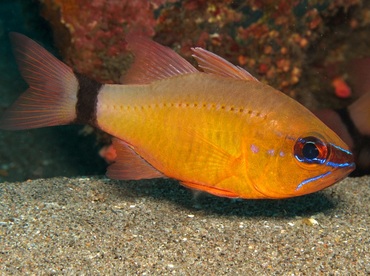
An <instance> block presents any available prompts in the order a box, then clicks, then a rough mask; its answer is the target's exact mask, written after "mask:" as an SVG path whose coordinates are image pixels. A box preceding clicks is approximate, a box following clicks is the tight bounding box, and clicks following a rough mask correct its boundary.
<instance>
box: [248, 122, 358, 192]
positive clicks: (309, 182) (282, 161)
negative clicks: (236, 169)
mask: <svg viewBox="0 0 370 276" xmlns="http://www.w3.org/2000/svg"><path fill="white" fill-rule="evenodd" d="M309 118H310V120H306V119H305V120H304V122H302V123H300V122H299V118H297V119H298V120H297V121H298V122H297V125H294V126H292V125H291V126H290V131H289V132H286V133H287V134H285V135H283V136H282V137H281V138H282V139H281V142H280V143H278V146H277V148H276V150H275V152H276V154H275V155H274V156H269V157H268V158H270V161H267V163H268V164H267V163H265V165H266V166H265V168H266V169H265V170H264V175H260V176H259V177H261V178H268V179H266V180H267V181H265V183H269V184H268V185H259V186H258V187H255V188H256V189H257V190H258V191H259V192H260V193H262V194H263V195H264V196H266V197H267V198H288V197H295V196H301V195H305V194H310V193H314V192H317V191H320V190H322V189H325V188H327V187H329V186H331V185H333V184H334V183H336V182H338V181H339V180H341V179H343V178H344V177H346V176H347V175H348V174H349V173H350V172H352V171H353V170H354V169H355V163H354V156H353V154H352V152H351V151H350V149H349V147H348V146H347V145H346V144H345V143H344V142H343V141H342V140H341V139H340V138H339V137H338V136H337V134H336V133H335V132H333V131H332V130H331V129H329V128H328V127H327V126H326V125H325V124H324V123H322V122H321V121H320V120H319V119H317V118H316V117H315V116H314V115H312V116H311V115H310V116H309ZM271 159H272V160H271ZM262 163H263V162H261V164H262ZM259 183H261V182H260V181H259Z"/></svg>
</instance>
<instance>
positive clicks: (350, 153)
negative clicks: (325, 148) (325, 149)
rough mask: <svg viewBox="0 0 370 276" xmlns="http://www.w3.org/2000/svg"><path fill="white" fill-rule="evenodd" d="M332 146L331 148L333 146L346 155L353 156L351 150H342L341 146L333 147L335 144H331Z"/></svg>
mask: <svg viewBox="0 0 370 276" xmlns="http://www.w3.org/2000/svg"><path fill="white" fill-rule="evenodd" d="M330 145H331V146H333V147H334V148H336V149H339V150H340V151H343V152H345V153H347V154H349V155H352V152H350V151H349V150H346V149H344V148H341V147H339V146H336V145H333V144H331V143H330Z"/></svg>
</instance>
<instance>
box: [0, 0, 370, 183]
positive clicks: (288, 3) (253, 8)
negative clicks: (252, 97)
mask: <svg viewBox="0 0 370 276" xmlns="http://www.w3.org/2000/svg"><path fill="white" fill-rule="evenodd" d="M0 15H1V16H0V49H1V53H2V54H1V60H2V62H1V63H0V71H1V74H0V83H1V93H0V111H2V110H5V108H6V107H8V106H9V105H10V104H11V103H12V102H13V101H14V100H15V99H16V98H17V96H18V95H19V94H20V93H21V92H22V91H23V90H25V88H26V84H25V83H24V82H23V81H22V79H21V77H20V76H19V73H18V71H17V68H16V65H15V63H14V58H13V56H12V54H11V47H10V43H9V39H8V33H9V32H10V31H17V32H21V33H23V34H26V35H28V36H29V37H31V38H33V39H35V40H37V41H39V42H41V43H42V44H43V45H44V46H45V47H46V48H47V49H48V50H50V51H51V52H52V53H53V54H55V55H56V56H58V57H59V58H61V59H62V60H63V61H65V62H66V63H67V64H69V65H70V66H72V67H73V68H74V70H76V71H78V72H80V73H83V74H86V75H88V76H89V77H91V78H94V79H97V80H99V81H102V82H106V83H119V80H120V77H121V76H122V74H124V72H125V71H126V70H127V68H129V66H130V64H131V62H132V56H131V55H130V53H129V52H128V51H127V49H126V43H125V40H124V39H125V35H126V34H127V33H128V32H135V33H140V34H142V35H146V36H149V37H152V38H153V39H154V40H156V41H158V42H159V43H161V44H163V45H167V46H168V47H171V48H172V49H174V50H175V51H177V52H178V53H179V54H180V55H182V56H183V57H185V58H187V59H188V60H189V61H190V62H192V63H194V60H193V59H192V58H191V52H190V47H193V46H201V47H204V48H206V49H208V50H210V51H213V52H215V53H216V54H218V55H220V56H222V57H225V58H226V59H227V60H229V61H231V62H232V63H234V64H237V65H239V66H241V67H243V68H246V69H247V70H248V71H249V72H251V73H252V74H253V75H254V76H256V77H257V78H258V79H259V80H261V81H263V82H265V83H268V84H270V85H271V86H273V87H275V88H277V89H279V90H281V91H283V92H284V93H286V94H288V95H290V96H291V97H293V98H295V99H297V100H298V101H300V102H301V103H303V104H304V105H306V106H307V107H308V108H310V109H319V108H324V107H331V108H340V107H344V106H346V105H348V104H349V103H351V102H352V101H353V100H355V99H356V98H357V97H358V95H357V94H356V90H355V89H351V87H352V80H351V78H350V76H349V74H348V70H347V69H348V66H349V64H350V62H351V61H352V60H354V59H357V58H363V57H368V56H369V55H370V49H369V45H370V38H369V36H368V34H369V28H370V3H369V2H368V1H361V0H335V1H329V0H314V1H306V0H301V1H297V0H284V1H273V0H267V1H258V0H247V1H230V0H227V1H214V0H212V1H205V0H182V1H180V0H155V1H130V0H120V1H108V0H92V1H91V0H39V1H36V0H33V1H21V0H15V1H2V2H1V4H0ZM89 133H91V130H90V129H88V128H83V127H80V126H69V127H56V128H47V129H41V130H32V131H23V132H5V131H1V132H0V148H1V150H0V180H7V181H14V180H26V179H29V178H31V179H32V178H39V177H50V176H72V175H84V174H86V175H90V174H102V173H103V172H104V167H105V165H104V162H103V161H102V160H101V159H100V157H99V156H98V151H99V148H100V147H101V144H99V143H98V142H96V138H95V136H94V135H88V134H89ZM99 141H100V140H99Z"/></svg>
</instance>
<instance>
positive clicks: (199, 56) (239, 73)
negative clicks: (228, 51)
mask: <svg viewBox="0 0 370 276" xmlns="http://www.w3.org/2000/svg"><path fill="white" fill-rule="evenodd" d="M191 49H192V51H193V53H194V54H193V57H194V58H195V59H196V60H197V62H198V64H199V67H200V68H202V69H203V70H204V72H206V73H209V74H215V75H218V76H222V77H228V78H234V79H242V80H252V81H258V80H257V79H256V78H255V77H253V76H252V75H251V74H250V73H249V72H247V71H246V70H244V69H243V68H241V67H239V66H235V65H233V64H231V63H230V62H228V61H227V60H225V59H223V58H222V57H220V56H218V55H216V54H214V53H211V52H209V51H207V50H204V49H203V48H200V47H195V48H191Z"/></svg>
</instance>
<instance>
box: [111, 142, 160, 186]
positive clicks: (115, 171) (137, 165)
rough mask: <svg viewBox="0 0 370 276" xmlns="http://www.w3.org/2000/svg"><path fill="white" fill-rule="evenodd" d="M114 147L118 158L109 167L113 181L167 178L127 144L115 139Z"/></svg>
mask: <svg viewBox="0 0 370 276" xmlns="http://www.w3.org/2000/svg"><path fill="white" fill-rule="evenodd" d="M112 141H113V143H112V144H113V147H114V149H115V150H116V152H117V158H116V160H115V162H114V163H113V164H111V165H110V166H109V167H108V170H107V176H108V177H109V178H112V179H121V180H139V179H150V178H161V177H165V175H164V174H162V173H161V172H159V171H158V170H156V169H155V168H154V167H153V166H152V165H150V164H149V163H148V162H147V161H145V159H143V158H142V157H141V156H140V155H139V154H137V153H136V152H135V151H134V150H133V149H132V148H131V147H130V146H129V145H128V144H127V143H125V142H124V141H122V140H119V139H117V138H113V139H112Z"/></svg>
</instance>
